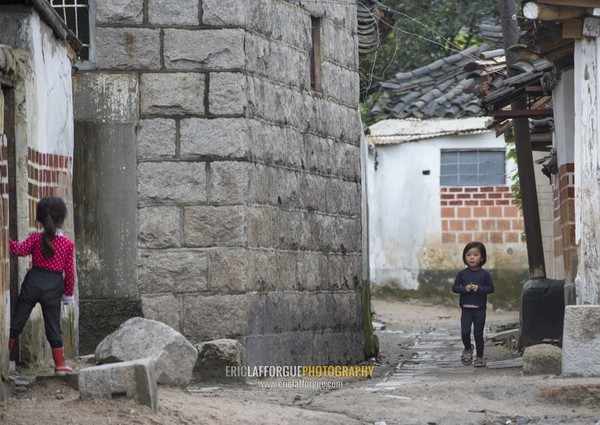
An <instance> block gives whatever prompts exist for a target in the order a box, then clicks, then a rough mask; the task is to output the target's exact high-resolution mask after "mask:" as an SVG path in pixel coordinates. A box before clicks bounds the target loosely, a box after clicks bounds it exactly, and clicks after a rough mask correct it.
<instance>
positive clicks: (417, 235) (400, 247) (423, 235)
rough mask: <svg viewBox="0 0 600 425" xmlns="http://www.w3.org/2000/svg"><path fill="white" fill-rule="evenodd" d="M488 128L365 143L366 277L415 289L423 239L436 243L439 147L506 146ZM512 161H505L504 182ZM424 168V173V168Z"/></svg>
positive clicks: (437, 236) (438, 228) (438, 221)
mask: <svg viewBox="0 0 600 425" xmlns="http://www.w3.org/2000/svg"><path fill="white" fill-rule="evenodd" d="M505 147H506V145H505V143H504V138H496V137H495V134H494V133H492V132H486V133H482V134H475V135H465V136H445V137H440V138H436V139H427V140H421V141H416V142H406V143H402V144H395V145H377V146H373V145H371V146H370V149H369V156H368V170H367V192H368V210H369V265H370V280H371V282H372V283H374V284H378V283H379V282H383V281H389V280H390V279H394V280H397V281H398V282H399V283H401V285H402V288H403V289H417V288H418V281H417V276H418V273H419V269H420V265H419V257H420V255H421V252H422V251H423V247H424V245H425V243H426V242H428V241H432V240H433V241H438V242H440V241H441V234H442V229H441V217H440V190H439V187H440V183H439V182H440V152H441V150H442V149H494V148H503V149H504V148H505ZM515 169H516V165H515V163H514V162H512V161H507V170H506V176H507V183H508V181H509V176H510V175H512V173H513V172H514V170H515ZM425 170H429V175H425V174H423V171H425Z"/></svg>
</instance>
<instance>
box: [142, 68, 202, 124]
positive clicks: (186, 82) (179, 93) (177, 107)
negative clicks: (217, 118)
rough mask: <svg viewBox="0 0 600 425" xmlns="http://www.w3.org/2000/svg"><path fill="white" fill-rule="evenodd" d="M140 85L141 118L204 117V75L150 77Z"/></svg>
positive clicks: (160, 75) (153, 75) (155, 75)
mask: <svg viewBox="0 0 600 425" xmlns="http://www.w3.org/2000/svg"><path fill="white" fill-rule="evenodd" d="M140 81H141V82H140V99H141V106H140V111H141V113H142V114H161V115H186V114H194V115H204V113H205V111H204V86H205V76H204V74H197V73H189V72H179V73H172V74H171V73H160V74H153V73H149V74H142V76H141V78H140Z"/></svg>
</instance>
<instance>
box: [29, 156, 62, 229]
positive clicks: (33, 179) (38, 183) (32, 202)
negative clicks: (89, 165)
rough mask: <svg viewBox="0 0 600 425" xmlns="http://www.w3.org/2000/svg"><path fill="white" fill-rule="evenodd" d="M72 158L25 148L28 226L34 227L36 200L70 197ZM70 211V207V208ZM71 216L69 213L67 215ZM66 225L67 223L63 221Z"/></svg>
mask: <svg viewBox="0 0 600 425" xmlns="http://www.w3.org/2000/svg"><path fill="white" fill-rule="evenodd" d="M72 169H73V158H72V157H70V156H64V155H58V154H52V153H42V152H38V151H36V150H34V149H32V148H28V149H27V180H28V189H27V192H28V195H29V226H30V227H31V228H35V227H36V222H35V209H36V206H37V201H38V200H39V199H40V198H43V197H44V196H59V197H61V198H63V199H64V200H65V202H67V204H68V203H69V202H70V200H71V199H72V189H71V186H72V180H73V178H72V175H73V173H72ZM70 210H71V211H72V209H70ZM69 216H71V215H69ZM65 225H67V226H65V227H68V223H65Z"/></svg>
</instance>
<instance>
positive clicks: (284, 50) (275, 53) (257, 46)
mask: <svg viewBox="0 0 600 425" xmlns="http://www.w3.org/2000/svg"><path fill="white" fill-rule="evenodd" d="M245 52H246V59H247V62H246V66H247V69H248V71H249V72H251V73H253V74H258V75H260V76H262V77H265V78H268V79H270V80H272V81H277V82H280V83H282V84H285V85H288V86H295V87H298V88H299V89H300V90H307V89H308V88H310V87H309V82H310V75H309V69H310V66H309V63H308V62H309V56H308V55H307V54H306V52H304V51H301V50H298V49H294V48H293V47H291V46H288V45H285V44H282V43H278V42H274V41H273V40H270V39H267V38H265V37H262V36H259V35H257V34H254V33H249V34H248V35H247V36H246V45H245Z"/></svg>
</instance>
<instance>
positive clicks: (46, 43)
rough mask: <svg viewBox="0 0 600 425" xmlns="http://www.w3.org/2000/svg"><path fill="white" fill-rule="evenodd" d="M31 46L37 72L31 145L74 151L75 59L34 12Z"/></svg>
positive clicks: (31, 107)
mask: <svg viewBox="0 0 600 425" xmlns="http://www.w3.org/2000/svg"><path fill="white" fill-rule="evenodd" d="M28 25H29V26H30V31H29V34H30V40H29V50H30V52H31V60H32V65H31V66H32V69H33V72H34V76H35V77H34V81H33V87H32V88H33V90H32V91H31V92H30V93H28V102H27V105H28V106H27V109H28V111H29V114H28V115H29V117H30V120H29V121H28V122H30V125H29V131H28V134H30V136H31V139H30V144H29V146H30V147H33V148H34V149H37V150H39V151H40V152H44V153H54V154H60V155H66V156H72V155H73V137H74V136H73V134H74V130H73V90H72V84H71V67H72V64H71V60H70V58H69V54H68V51H67V47H66V46H65V45H64V44H63V43H61V42H59V41H58V40H57V39H56V38H55V37H54V35H53V33H52V31H51V29H50V28H49V27H48V26H46V25H45V24H43V23H42V22H41V20H40V18H39V16H38V15H37V14H34V15H31V17H30V19H29V22H28Z"/></svg>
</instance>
